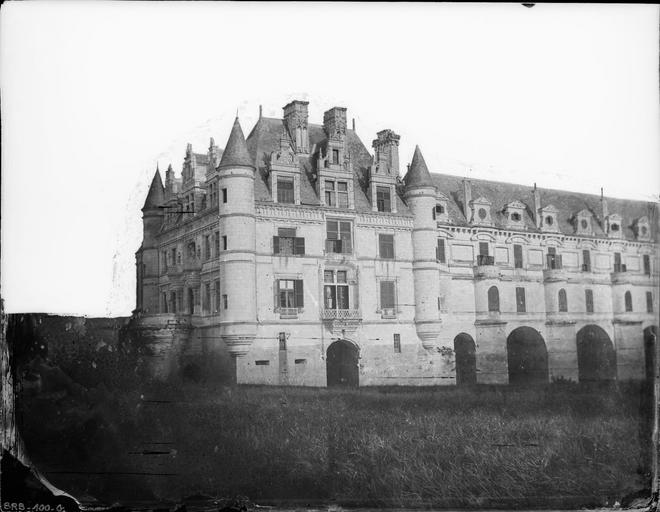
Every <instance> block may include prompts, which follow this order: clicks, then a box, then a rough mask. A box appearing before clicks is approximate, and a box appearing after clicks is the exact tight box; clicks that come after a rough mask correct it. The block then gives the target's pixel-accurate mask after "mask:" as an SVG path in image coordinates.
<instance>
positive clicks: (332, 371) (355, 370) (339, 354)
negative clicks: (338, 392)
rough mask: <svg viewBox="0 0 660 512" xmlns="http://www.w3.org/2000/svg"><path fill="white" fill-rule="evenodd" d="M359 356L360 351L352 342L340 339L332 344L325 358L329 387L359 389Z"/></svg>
mask: <svg viewBox="0 0 660 512" xmlns="http://www.w3.org/2000/svg"><path fill="white" fill-rule="evenodd" d="M359 355H360V349H359V348H358V346H357V344H355V342H353V341H351V340H347V339H338V340H337V341H335V342H333V343H331V344H330V346H329V347H328V350H327V354H326V358H325V362H326V373H327V384H328V387H349V388H357V387H359V385H360V372H359V367H358V358H359Z"/></svg>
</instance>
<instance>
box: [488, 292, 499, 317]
mask: <svg viewBox="0 0 660 512" xmlns="http://www.w3.org/2000/svg"><path fill="white" fill-rule="evenodd" d="M499 310H500V292H499V290H498V289H497V286H491V287H490V288H488V311H490V312H499Z"/></svg>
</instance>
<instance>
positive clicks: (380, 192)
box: [376, 187, 392, 212]
mask: <svg viewBox="0 0 660 512" xmlns="http://www.w3.org/2000/svg"><path fill="white" fill-rule="evenodd" d="M376 206H377V207H378V211H379V212H391V211H392V199H391V195H390V187H376Z"/></svg>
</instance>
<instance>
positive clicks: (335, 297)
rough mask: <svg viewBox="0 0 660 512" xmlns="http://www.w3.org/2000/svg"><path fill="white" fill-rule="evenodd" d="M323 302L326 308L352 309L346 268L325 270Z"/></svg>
mask: <svg viewBox="0 0 660 512" xmlns="http://www.w3.org/2000/svg"><path fill="white" fill-rule="evenodd" d="M323 281H324V286H323V304H324V306H325V309H350V302H349V298H348V297H349V294H348V275H347V272H346V271H345V270H337V271H334V270H326V271H324V272H323Z"/></svg>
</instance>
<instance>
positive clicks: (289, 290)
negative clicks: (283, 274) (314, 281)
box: [276, 279, 304, 314]
mask: <svg viewBox="0 0 660 512" xmlns="http://www.w3.org/2000/svg"><path fill="white" fill-rule="evenodd" d="M276 284H277V299H276V307H277V308H279V310H280V313H286V312H287V311H286V310H292V309H299V308H302V307H303V306H304V303H303V301H304V294H303V282H302V280H300V279H278V280H277V283H276ZM289 312H290V313H294V312H293V311H289ZM295 313H296V314H297V313H298V312H297V311H295Z"/></svg>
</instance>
